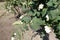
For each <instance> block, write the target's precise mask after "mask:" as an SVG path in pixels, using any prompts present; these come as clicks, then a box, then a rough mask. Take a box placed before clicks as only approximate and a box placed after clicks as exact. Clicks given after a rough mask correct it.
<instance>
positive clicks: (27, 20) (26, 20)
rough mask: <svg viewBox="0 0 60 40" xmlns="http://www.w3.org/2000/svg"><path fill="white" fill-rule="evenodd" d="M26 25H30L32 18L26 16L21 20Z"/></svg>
mask: <svg viewBox="0 0 60 40" xmlns="http://www.w3.org/2000/svg"><path fill="white" fill-rule="evenodd" d="M21 20H22V21H23V22H24V23H29V22H30V21H31V17H29V16H25V17H23V18H22V19H21Z"/></svg>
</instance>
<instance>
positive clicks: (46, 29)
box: [44, 26, 51, 34]
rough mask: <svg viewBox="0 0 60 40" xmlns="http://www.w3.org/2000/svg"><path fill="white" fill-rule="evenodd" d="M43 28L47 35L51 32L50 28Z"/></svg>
mask: <svg viewBox="0 0 60 40" xmlns="http://www.w3.org/2000/svg"><path fill="white" fill-rule="evenodd" d="M44 28H45V31H46V33H48V34H49V33H50V32H51V27H48V26H45V27H44Z"/></svg>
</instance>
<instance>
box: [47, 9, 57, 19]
mask: <svg viewBox="0 0 60 40" xmlns="http://www.w3.org/2000/svg"><path fill="white" fill-rule="evenodd" d="M48 14H49V18H50V20H54V19H56V18H57V16H58V11H57V9H55V10H50V12H49V13H48Z"/></svg>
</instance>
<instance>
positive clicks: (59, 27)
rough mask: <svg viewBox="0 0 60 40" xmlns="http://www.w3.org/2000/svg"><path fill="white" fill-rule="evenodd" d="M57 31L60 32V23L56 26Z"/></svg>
mask: <svg viewBox="0 0 60 40" xmlns="http://www.w3.org/2000/svg"><path fill="white" fill-rule="evenodd" d="M57 30H59V31H60V23H59V24H58V26H57Z"/></svg>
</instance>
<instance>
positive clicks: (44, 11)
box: [42, 8, 47, 17]
mask: <svg viewBox="0 0 60 40" xmlns="http://www.w3.org/2000/svg"><path fill="white" fill-rule="evenodd" d="M46 12H47V8H44V9H43V10H42V17H44V16H45V15H46Z"/></svg>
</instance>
